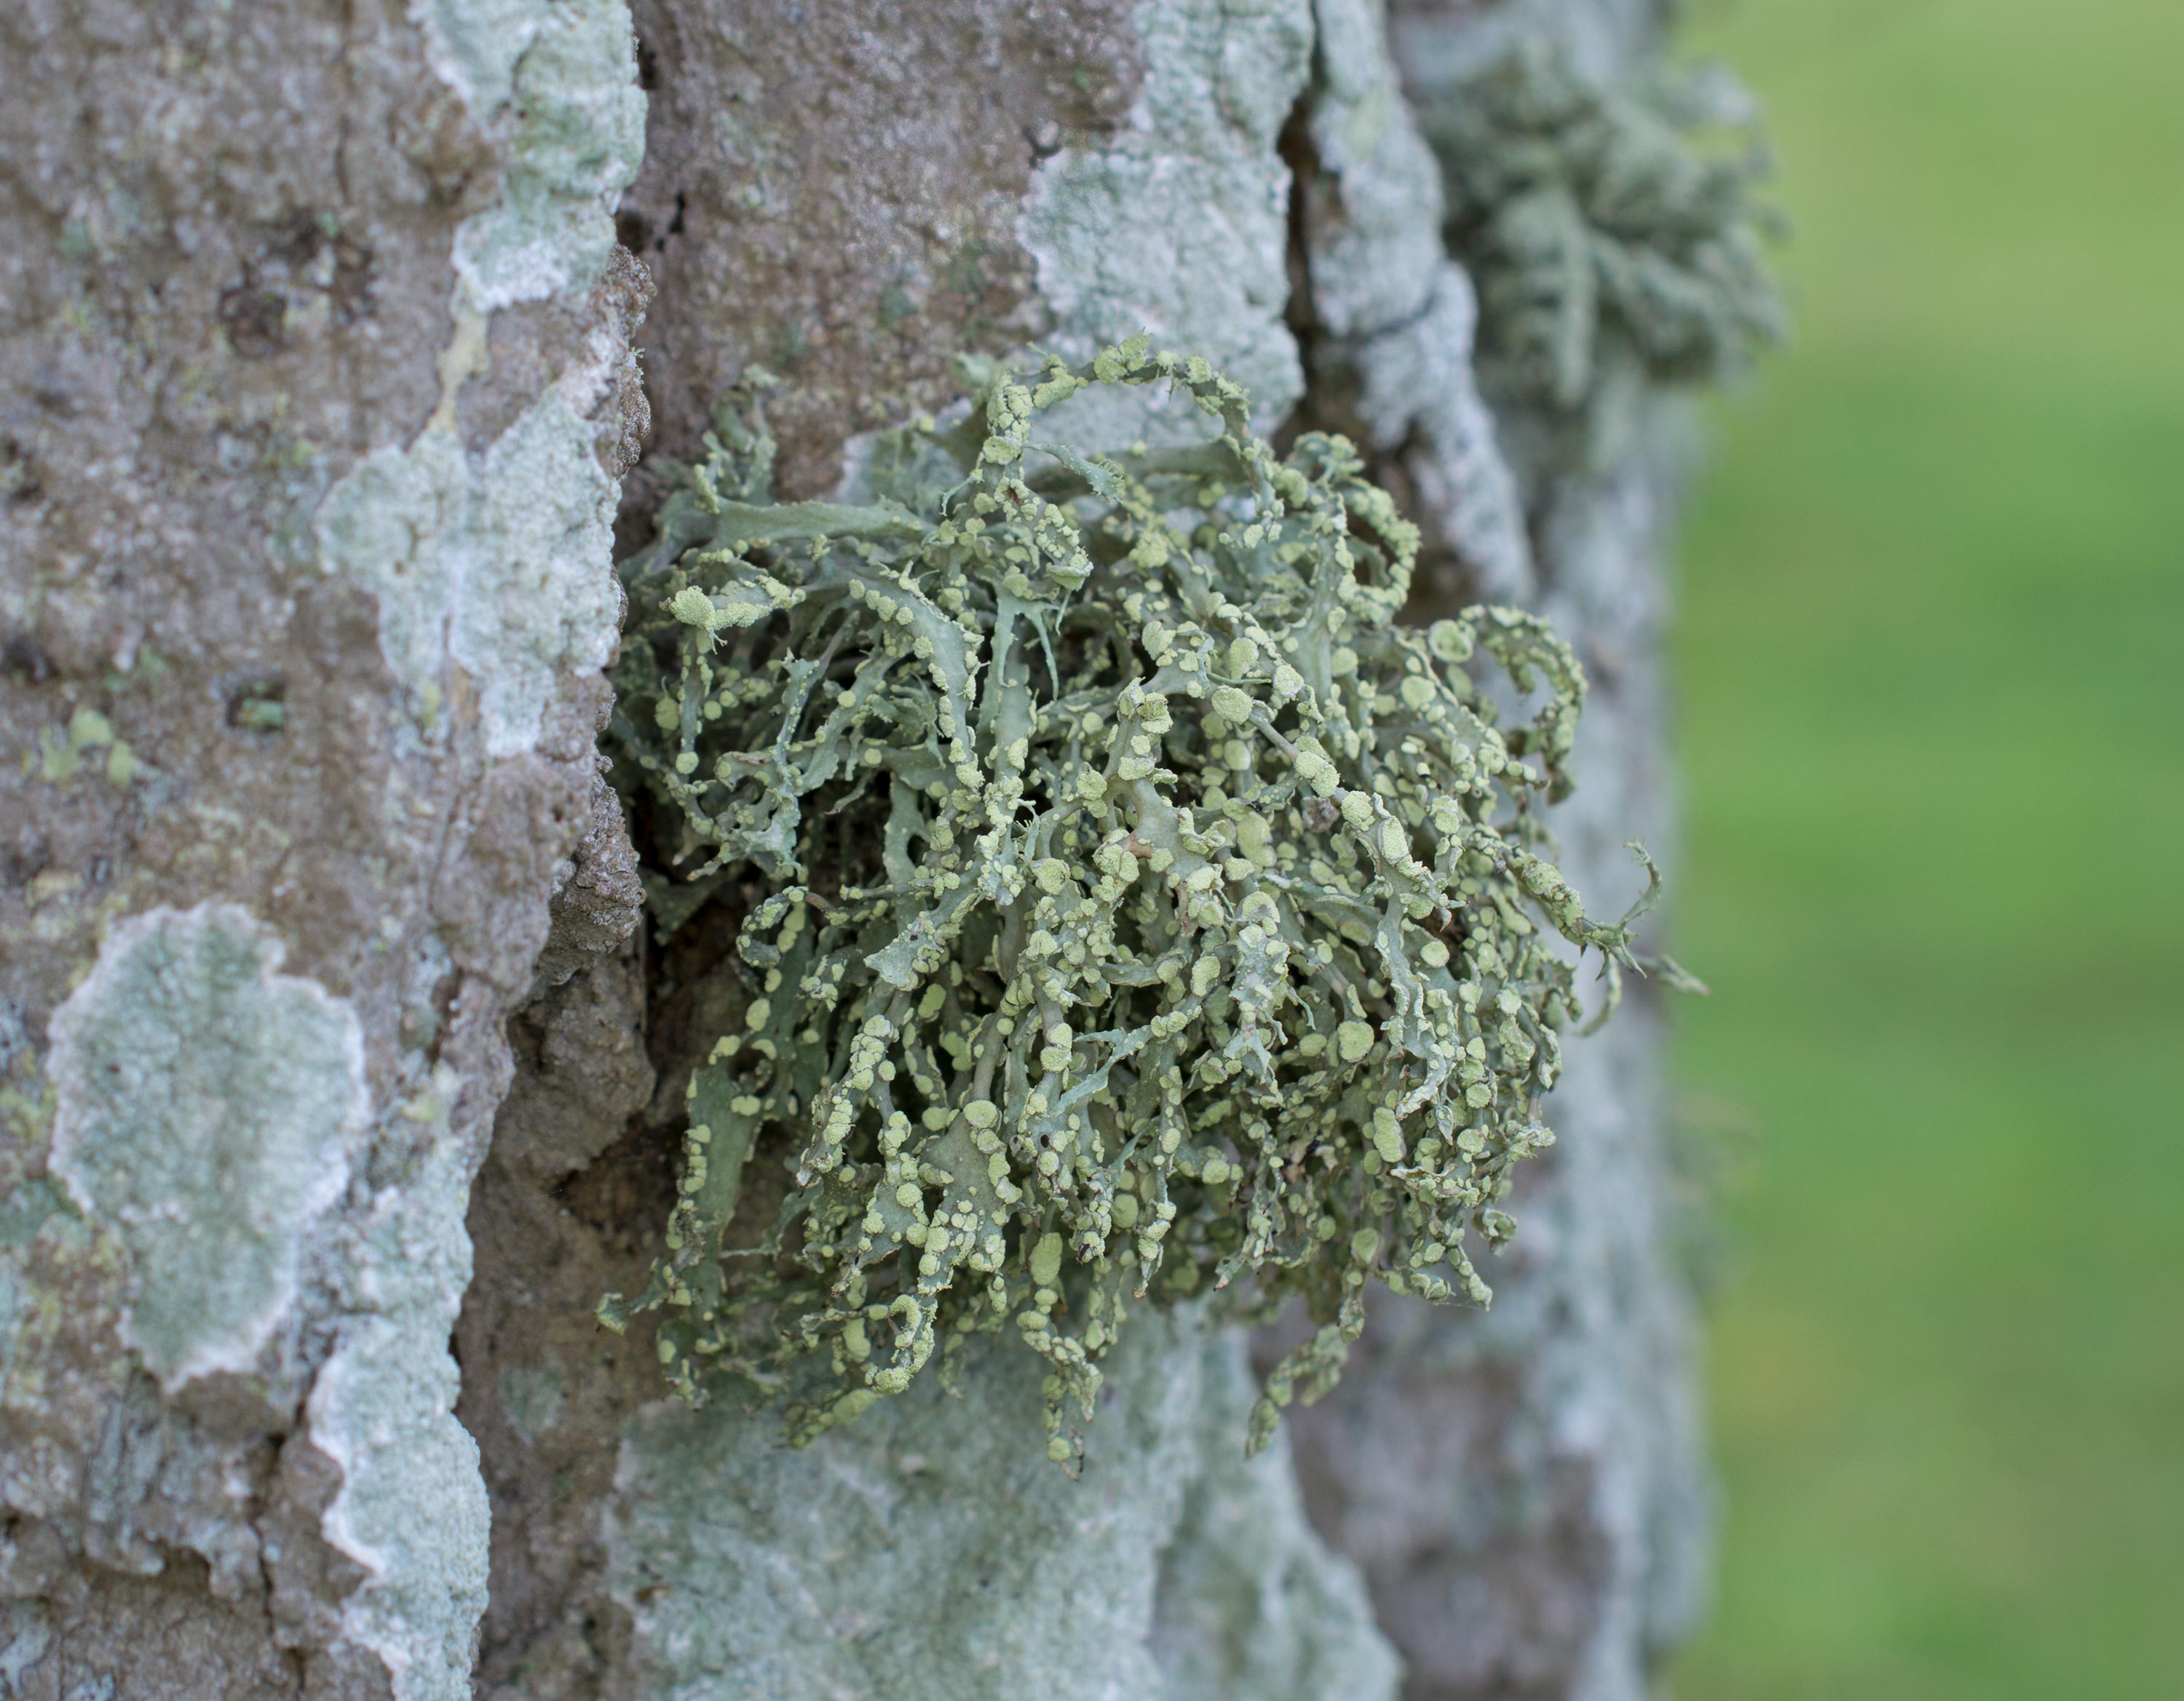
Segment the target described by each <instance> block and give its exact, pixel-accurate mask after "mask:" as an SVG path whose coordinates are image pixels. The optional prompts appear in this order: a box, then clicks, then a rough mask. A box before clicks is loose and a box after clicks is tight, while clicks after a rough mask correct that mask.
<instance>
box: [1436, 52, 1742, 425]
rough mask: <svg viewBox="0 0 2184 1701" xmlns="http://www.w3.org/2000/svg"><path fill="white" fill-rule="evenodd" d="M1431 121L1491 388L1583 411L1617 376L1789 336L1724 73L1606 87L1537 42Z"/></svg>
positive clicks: (1648, 373) (1724, 355) (1648, 376)
mask: <svg viewBox="0 0 2184 1701" xmlns="http://www.w3.org/2000/svg"><path fill="white" fill-rule="evenodd" d="M1426 128H1427V132H1428V137H1429V140H1430V141H1431V142H1432V143H1433V146H1434V150H1435V154H1436V155H1437V156H1438V157H1439V158H1440V164H1441V170H1442V172H1443V174H1444V175H1445V176H1446V181H1447V185H1448V228H1447V235H1448V239H1449V243H1450V247H1451V249H1452V250H1453V252H1454V253H1456V254H1457V257H1458V258H1461V259H1462V260H1463V262H1464V264H1465V265H1466V266H1467V267H1468V269H1469V270H1471V272H1472V275H1473V276H1474V278H1475V279H1476V280H1477V281H1478V284H1479V315H1480V317H1479V356H1480V368H1481V376H1482V378H1483V379H1485V381H1488V382H1489V383H1490V385H1491V386H1493V387H1494V388H1496V390H1498V391H1500V392H1505V393H1509V394H1513V395H1514V396H1516V397H1518V398H1520V399H1522V400H1524V401H1527V402H1531V403H1544V404H1546V405H1549V406H1552V407H1555V408H1558V409H1564V410H1575V409H1580V408H1582V407H1584V406H1585V404H1586V403H1589V402H1591V401H1594V400H1595V399H1596V397H1597V396H1598V395H1599V393H1600V392H1601V390H1602V387H1603V386H1612V385H1614V384H1616V383H1617V382H1619V381H1649V382H1656V383H1660V382H1667V383H1679V382H1698V381H1711V380H1716V379H1719V378H1721V377H1723V376H1724V375H1727V374H1729V373H1730V372H1733V371H1734V370H1736V368H1737V367H1738V366H1739V365H1740V364H1741V363H1742V362H1743V361H1744V359H1746V358H1747V356H1748V355H1749V353H1750V352H1751V350H1752V347H1754V346H1755V345H1756V344H1758V343H1762V342H1772V341H1775V340H1776V339H1778V338H1779V337H1780V336H1781V335H1782V333H1783V317H1782V310H1781V305H1780V301H1779V299H1778V297H1776V294H1775V286H1774V281H1773V279H1772V276H1771V275H1770V273H1769V268H1768V265H1767V260H1766V246H1767V239H1768V237H1769V235H1770V234H1771V233H1772V230H1773V223H1774V221H1773V219H1772V216H1771V215H1770V214H1769V212H1768V210H1767V209H1766V208H1764V206H1763V204H1762V203H1761V202H1760V200H1759V197H1758V186H1759V184H1760V183H1761V182H1762V181H1763V180H1764V178H1765V177H1766V176H1767V175H1768V173H1769V170H1770V165H1769V160H1768V158H1767V156H1766V154H1765V153H1764V152H1763V150H1762V149H1761V148H1760V147H1759V146H1758V143H1757V142H1756V141H1754V140H1752V139H1751V131H1752V114H1751V110H1750V103H1749V101H1748V99H1747V97H1745V96H1744V95H1743V93H1742V92H1741V90H1739V89H1738V88H1737V87H1736V85H1735V84H1734V83H1732V82H1730V81H1729V80H1728V78H1727V76H1726V75H1725V74H1724V73H1722V72H1720V71H1719V70H1718V69H1700V70H1681V71H1679V70H1672V69H1668V68H1665V67H1654V68H1652V69H1649V70H1647V71H1646V73H1645V74H1643V75H1640V76H1637V77H1635V78H1634V79H1633V80H1632V81H1630V82H1628V83H1627V84H1624V85H1619V86H1603V85H1601V84H1598V83H1596V82H1593V81H1590V80H1588V79H1587V78H1586V77H1585V76H1584V75H1580V73H1579V72H1578V71H1577V70H1576V69H1574V67H1573V66H1572V65H1571V64H1570V63H1569V61H1568V58H1567V57H1566V55H1564V54H1563V53H1562V52H1561V51H1560V50H1558V49H1557V47H1554V46H1552V44H1550V43H1548V42H1543V41H1538V40H1526V41H1524V42H1520V44H1519V45H1518V47H1517V49H1516V50H1515V51H1513V53H1510V54H1509V55H1508V57H1507V58H1505V59H1503V60H1502V61H1500V62H1498V63H1497V64H1494V65H1492V66H1490V67H1489V68H1488V69H1486V70H1485V71H1484V72H1482V73H1481V74H1480V75H1478V76H1476V77H1474V78H1473V79H1471V80H1470V81H1467V82H1466V83H1465V84H1464V85H1463V86H1462V87H1461V88H1460V89H1459V90H1457V92H1455V93H1454V94H1453V95H1452V96H1451V97H1450V98H1449V99H1447V100H1446V101H1445V102H1443V103H1440V105H1439V106H1437V107H1436V108H1433V109H1432V110H1430V111H1429V113H1428V114H1427V124H1426ZM1739 132H1742V133H1743V135H1744V137H1745V140H1744V141H1743V142H1742V144H1741V145H1732V146H1730V147H1720V146H1717V145H1714V143H1715V142H1716V140H1717V139H1718V138H1721V137H1724V136H1736V134H1737V133H1739Z"/></svg>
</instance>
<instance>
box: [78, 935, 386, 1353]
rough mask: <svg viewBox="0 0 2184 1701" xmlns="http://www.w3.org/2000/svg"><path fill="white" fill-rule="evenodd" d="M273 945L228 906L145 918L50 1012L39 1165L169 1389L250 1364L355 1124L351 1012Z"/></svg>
mask: <svg viewBox="0 0 2184 1701" xmlns="http://www.w3.org/2000/svg"><path fill="white" fill-rule="evenodd" d="M281 950H282V947H281V941H280V939H279V938H278V937H276V935H274V934H272V933H271V932H270V931H267V930H266V929H265V928H263V927H261V926H259V924H258V923H257V922H256V921H254V920H253V919H252V918H251V916H250V914H249V913H248V911H246V910H243V909H238V908H237V907H235V906H233V905H226V904H205V905H200V906H199V907H198V908H197V909H192V910H187V911H179V910H173V909H155V910H153V911H151V912H149V913H148V914H144V915H142V916H137V917H134V918H132V919H131V920H127V921H125V922H123V923H121V924H120V926H117V927H116V928H115V929H114V933H113V936H112V937H111V938H109V940H108V942H107V943H106V946H105V948H104V949H103V950H102V951H101V952H100V953H99V958H98V962H97V966H96V967H95V968H94V969H93V970H92V972H91V974H90V976H88V977H87V978H86V980H85V981H84V983H83V984H82V985H81V987H77V988H76V990H75V992H74V993H73V994H72V995H71V996H70V998H69V999H68V1002H67V1003H64V1004H63V1005H62V1006H61V1007H60V1009H58V1010H57V1011H55V1012H54V1014H53V1022H52V1026H51V1033H52V1038H53V1050H52V1053H51V1056H50V1059H49V1060H48V1064H47V1067H48V1069H49V1070H50V1071H51V1074H52V1076H53V1081H54V1084H55V1087H56V1088H57V1090H58V1105H57V1111H56V1115H55V1117H54V1122H53V1157H52V1168H53V1175H54V1176H56V1177H57V1178H58V1180H59V1181H61V1182H62V1183H63V1184H64V1185H65V1186H66V1187H67V1188H68V1190H69V1193H70V1197H72V1198H74V1199H75V1203H77V1205H78V1206H80V1207H81V1209H82V1210H83V1212H84V1214H85V1215H86V1216H88V1217H90V1218H92V1220H94V1221H96V1222H99V1223H102V1224H103V1225H106V1226H109V1227H110V1228H111V1229H112V1230H113V1231H114V1234H115V1235H116V1236H117V1237H119V1238H120V1242H121V1244H122V1246H123V1247H124V1248H125V1250H126V1252H127V1254H128V1259H129V1274H128V1278H127V1284H126V1296H125V1307H124V1314H123V1315H124V1319H125V1322H124V1333H125V1336H126V1337H127V1339H128V1340H129V1342H131V1345H133V1346H134V1347H135V1348H136V1349H137V1351H138V1352H139V1353H140V1354H142V1357H143V1360H144V1363H145V1365H147V1367H148V1368H149V1369H150V1370H153V1372H154V1373H155V1374H157V1375H158V1376H159V1378H160V1379H161V1381H163V1382H164V1383H165V1385H166V1386H167V1387H170V1388H174V1387H179V1386H180V1385H181V1384H182V1383H184V1382H186V1381H190V1380H191V1379H192V1378H193V1377H197V1376H203V1375H205V1374H207V1373H208V1372H209V1371H213V1370H248V1369H249V1368H251V1366H252V1365H253V1361H254V1360H255V1359H256V1356H257V1354H258V1352H259V1348H261V1347H263V1346H264V1345H265V1342H266V1341H267V1340H268V1339H269V1337H270V1336H271V1334H272V1331H273V1330H274V1327H275V1326H276V1323H277V1321H278V1320H279V1319H280V1317H281V1314H282V1313H283V1312H284V1311H286V1310H287V1308H288V1306H289V1305H290V1304H291V1303H292V1301H293V1300H294V1299H295V1298H296V1294H297V1287H298V1275H299V1264H300V1256H301V1252H302V1248H303V1245H304V1239H305V1237H306V1235H307V1232H308V1231H309V1229H310V1226H311V1225H312V1223H313V1221H314V1220H315V1219H316V1218H317V1217H318V1216H319V1215H320V1214H321V1213H322V1212H324V1211H325V1210H326V1208H327V1207H328V1206H329V1205H330V1204H331V1203H333V1201H334V1200H335V1199H337V1198H339V1197H340V1195H341V1192H342V1189H343V1187H344V1185H345V1184H346V1182H347V1178H348V1163H349V1159H350V1155H351V1148H353V1146H354V1144H355V1142H356V1141H357V1138H358V1137H359V1134H360V1132H361V1131H362V1129H363V1126H364V1121H365V1111H366V1108H367V1103H368V1101H367V1097H366V1094H365V1085H364V1042H363V1037H362V1030H361V1028H360V1027H359V1025H358V1022H357V1019H356V1015H355V1013H354V1011H353V1010H352V1009H350V1008H349V1006H348V1004H347V1003H343V1002H342V1001H340V1000H337V999H336V998H332V997H331V996H330V995H329V994H328V993H327V992H326V990H325V988H323V987H320V986H319V985H318V984H317V983H316V982H315V981H307V980H303V979H299V978H298V977H296V976H288V975H281V974H276V973H275V972H274V971H275V970H276V968H277V966H278V965H279V963H280V960H281Z"/></svg>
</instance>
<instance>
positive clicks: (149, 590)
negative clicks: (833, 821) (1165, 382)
mask: <svg viewBox="0 0 2184 1701" xmlns="http://www.w3.org/2000/svg"><path fill="white" fill-rule="evenodd" d="M481 13H482V8H475V7H468V6H465V5H464V4H461V3H458V0H443V3H438V4H435V5H432V6H427V7H421V8H416V9H415V12H414V13H411V12H405V11H404V9H403V8H400V7H396V6H379V5H374V4H372V3H370V0H366V3H364V4H360V5H359V4H350V3H343V4H339V5H334V4H327V5H315V4H311V3H308V0H298V3H293V4H287V5H282V6H279V7H250V8H235V9H231V8H212V7H185V8H176V7H171V6H167V5H153V4H144V5H131V4H126V3H99V4H93V5H90V6H62V5H58V4H53V5H48V4H43V3H37V0H33V3H31V4H28V5H25V6H19V7H11V8H9V9H8V16H7V19H6V20H5V22H4V23H0V55H4V61H5V64H6V65H7V68H8V69H7V73H6V77H7V85H8V87H7V94H6V98H5V99H4V100H0V137H3V138H4V139H0V157H4V160H5V170H6V181H7V194H6V196H5V197H4V208H0V230H4V234H3V235H0V268H4V274H0V302H4V303H5V307H4V309H0V313H4V321H0V409H4V414H0V431H4V433H5V456H6V465H7V479H8V490H7V496H8V500H7V502H6V504H5V507H4V509H0V563H3V564H4V573H0V646H3V647H4V655H5V672H4V675H0V729H3V730H0V738H3V739H4V742H5V744H6V747H7V750H8V758H9V760H8V764H6V766H5V768H4V770H0V823H4V824H5V825H4V828H3V829H0V831H3V832H4V836H5V837H4V842H0V1069H4V1070H5V1083H4V1088H5V1090H4V1093H0V1102H3V1103H4V1113H5V1116H6V1124H7V1126H6V1133H7V1138H6V1142H5V1144H4V1147H0V1165H4V1173H0V1191H4V1193H5V1196H6V1200H7V1203H6V1207H5V1213H6V1215H5V1220H6V1225H7V1226H6V1230H5V1231H4V1233H0V1328H4V1331H5V1332H4V1338H5V1342H6V1345H5V1347H4V1349H0V1502H3V1503H4V1507H5V1512H6V1517H5V1521H4V1535H0V1576H4V1579H5V1582H4V1593H5V1596H6V1602H5V1604H4V1607H0V1614H4V1617H0V1689H3V1690H4V1691H5V1692H6V1693H9V1694H18V1693H20V1694H23V1695H26V1696H36V1697H53V1698H61V1697H70V1698H74V1697H84V1696H92V1695H103V1696H131V1697H136V1696H145V1697H150V1696H170V1695H171V1696H178V1697H179V1696H203V1695H207V1694H221V1695H227V1696H236V1697H246V1696H247V1697H257V1696H268V1697H270V1696H276V1695H277V1696H293V1695H306V1694H308V1695H312V1696H336V1695H339V1696H352V1695H353V1696H358V1697H363V1696H377V1695H387V1694H389V1693H392V1694H395V1695H398V1696H404V1697H439V1696H455V1695H461V1694H466V1693H468V1691H469V1685H468V1670H469V1665H470V1658H471V1643H472V1639H473V1635H474V1632H475V1628H476V1621H477V1618H478V1615H479V1612H480V1610H481V1609H482V1606H483V1604H484V1597H485V1585H486V1552H487V1504H486V1496H485V1493H484V1490H483V1488H482V1485H481V1483H480V1481H479V1477H478V1470H477V1453H476V1446H475V1444H474V1443H472V1441H471V1437H469V1436H468V1435H467V1434H466V1433H465V1431H463V1430H462V1429H461V1428H460V1426H458V1425H457V1424H456V1422H455V1421H454V1417H453V1415H452V1410H451V1409H452V1407H453V1405H454V1396H455V1392H456V1385H457V1370H456V1367H455V1365H454V1361H453V1360H452V1359H450V1358H449V1357H448V1354H447V1351H446V1343H447V1340H448V1331H449V1328H450V1326H451V1325H452V1324H453V1322H454V1317H455V1314H456V1310H457V1308H458V1306H459V1304H460V1297H461V1294H462V1292H463V1289H464V1287H465V1284H466V1282H467V1281H468V1279H469V1275H470V1251H469V1246H468V1243H467V1242H466V1241H465V1237H464V1235H463V1232H462V1215H463V1210H464V1208H465V1199H466V1198H467V1196H468V1192H469V1188H470V1180H471V1172H472V1170H474V1169H475V1167H476V1164H477V1162H478V1160H479V1159H480V1157H481V1156H482V1153H483V1152H484V1149H485V1147H486V1144H487V1139H488V1137H489V1133H490V1130H491V1127H492V1123H493V1113H494V1110H495V1108H496V1106H497V1105H498V1103H499V1099H500V1096H501V1093H502V1091H503V1089H504V1087H505V1086H506V1084H507V1081H508V1079H509V1070H510V1059H509V1048H508V1044H507V1042H506V1040H505V1038H504V1033H503V1030H504V1024H505V1020H506V1017H507V1014H508V1012H509V1011H510V1009H511V1008H512V1007H513V1006H514V1005H515V1003H517V1001H518V1000H519V999H521V998H522V997H523V995H524V993H525V992H526V988H527V987H528V986H529V984H530V982H531V980H532V974H533V970H534V967H535V965H536V962H537V959H538V956H539V953H540V950H541V948H542V946H543V945H544V943H545V942H546V938H547V934H548V929H549V911H550V910H551V909H552V906H553V900H554V895H555V893H556V891H557V889H561V890H565V891H569V892H571V895H572V897H575V898H577V909H582V911H583V912H584V919H585V920H586V921H587V922H588V923H589V922H596V921H598V920H600V919H601V911H602V909H607V910H611V909H613V908H614V907H615V905H616V902H617V899H616V897H615V896H614V894H613V893H612V892H611V891H610V890H605V891H602V890H599V889H598V887H597V884H596V883H594V884H593V885H586V884H584V883H583V882H582V881H577V882H575V883H573V884H572V883H571V881H570V878H569V870H568V869H567V867H566V866H565V864H566V862H567V859H569V858H570V856H571V853H572V851H574V850H575V849H576V848H577V843H578V842H579V840H580V837H582V835H583V834H584V832H585V831H586V828H587V824H588V821H589V820H591V818H592V816H593V812H594V810H595V809H599V808H600V807H601V805H602V801H603V799H602V794H601V793H600V792H599V789H598V787H597V783H596V779H595V775H594V768H593V752H592V744H593V728H594V725H595V724H596V721H597V719H598V716H599V712H600V710H601V709H602V708H603V707H604V703H603V694H604V693H603V684H602V681H601V680H600V678H599V669H600V667H601V665H602V664H603V663H604V661H605V660H606V659H608V657H609V656H610V653H611V652H612V649H613V646H614V642H615V632H616V625H617V621H618V610H619V605H618V602H617V593H616V589H615V585H614V581H613V578H612V575H611V573H610V567H609V547H610V544H609V539H610V532H609V528H610V523H611V519H612V515H613V511H614V502H615V497H616V481H618V479H619V478H620V475H621V472H622V470H623V469H624V467H625V465H626V464H627V460H628V459H629V455H630V451H631V449H632V447H633V445H634V442H635V439H636V436H637V435H638V433H640V432H641V431H642V411H643V397H642V394H641V392H639V391H638V389H637V387H636V386H635V384H634V381H633V380H634V373H633V370H632V364H631V362H630V359H629V357H628V353H627V350H628V341H627V339H628V335H629V332H630V331H631V329H632V326H633V325H634V323H635V321H636V320H637V319H638V315H639V314H640V312H641V310H642V308H643V302H644V299H645V297H646V294H647V292H648V286H647V285H646V283H645V281H644V279H643V275H642V274H641V273H640V272H639V271H638V270H636V268H634V267H633V266H632V265H631V264H629V263H628V261H627V259H626V258H618V257H617V256H616V253H615V250H614V247H613V233H612V226H611V212H612V208H613V206H614V203H615V200H616V197H618V195H619V193H620V192H621V187H622V186H623V185H624V184H625V183H626V182H627V181H628V179H629V177H630V175H631V174H632V172H633V171H634V170H635V168H636V165H637V162H638V154H639V152H640V149H641V145H642V124H643V110H642V105H641V102H640V99H639V97H638V92H637V90H636V88H635V81H634V69H633V65H632V61H631V56H630V47H629V41H628V36H627V22H626V19H625V18H623V17H622V16H621V14H619V13H618V11H617V8H615V7H613V6H611V5H609V4H603V3H583V4H560V5H553V6H549V5H545V4H543V3H541V4H537V5H525V4H521V3H518V4H515V5H513V6H498V7H495V8H491V15H490V18H487V17H484V16H482V15H481ZM604 807H605V809H606V810H607V813H608V819H609V820H610V823H612V824H613V827H612V830H613V831H619V827H618V817H617V816H615V815H614V813H613V809H612V800H611V798H610V797H609V798H604ZM591 860H592V864H593V865H599V866H604V865H603V864H598V859H596V858H593V859H591ZM608 885H609V887H610V886H611V881H609V882H608ZM620 901H621V903H622V907H623V908H624V909H627V895H626V894H625V895H624V897H623V898H621V900H620ZM627 919H628V918H627V916H626V917H625V921H624V925H625V926H626V925H627ZM594 937H595V936H594ZM575 942H576V943H578V944H581V943H582V941H581V940H577V941H575Z"/></svg>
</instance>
